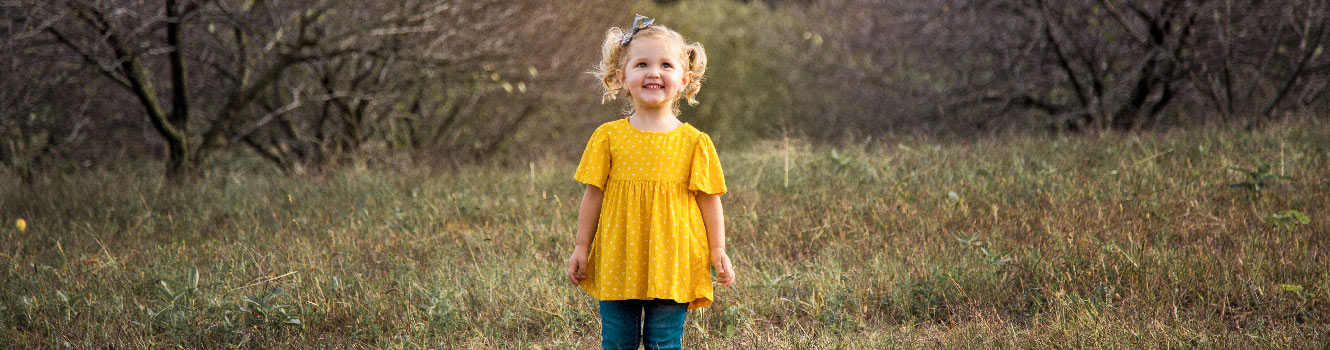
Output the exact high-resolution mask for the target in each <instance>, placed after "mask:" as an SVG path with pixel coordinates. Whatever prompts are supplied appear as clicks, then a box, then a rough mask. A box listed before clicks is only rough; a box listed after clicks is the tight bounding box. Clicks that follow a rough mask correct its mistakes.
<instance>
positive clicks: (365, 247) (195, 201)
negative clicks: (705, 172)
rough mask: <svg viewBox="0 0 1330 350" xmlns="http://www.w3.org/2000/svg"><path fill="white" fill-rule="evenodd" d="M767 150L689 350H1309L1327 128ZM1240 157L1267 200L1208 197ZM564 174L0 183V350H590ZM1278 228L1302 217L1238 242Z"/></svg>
mask: <svg viewBox="0 0 1330 350" xmlns="http://www.w3.org/2000/svg"><path fill="white" fill-rule="evenodd" d="M791 144H792V145H794V147H793V149H791V150H790V152H789V157H790V159H789V163H790V168H789V171H788V185H789V186H788V187H786V178H787V176H786V171H785V166H784V164H785V154H786V153H785V152H784V147H783V144H782V143H780V142H772V143H769V144H765V145H763V147H756V148H754V150H752V151H736V150H722V157H723V159H724V164H725V166H726V170H727V180H728V182H729V184H730V190H731V193H730V194H727V195H726V196H725V197H724V201H725V205H726V209H727V218H728V231H729V232H730V243H729V246H730V247H731V248H730V250H731V251H730V254H731V256H732V257H733V259H734V261H735V263H736V265H737V268H738V272H739V273H740V275H739V276H740V280H739V282H738V283H737V287H732V288H728V289H722V290H718V293H717V298H718V301H717V303H716V304H715V305H714V306H712V307H709V308H705V309H702V310H701V311H698V312H694V313H692V314H691V315H690V316H689V321H688V324H687V327H688V331H687V333H686V334H685V336H684V340H685V343H686V345H687V346H688V347H690V348H735V349H749V348H763V349H765V348H777V349H783V348H794V349H803V348H921V347H927V348H1011V347H1021V348H1068V347H1071V348H1267V347H1274V348H1314V347H1319V346H1324V344H1326V343H1327V342H1330V334H1328V333H1327V332H1328V331H1327V329H1330V327H1328V326H1330V315H1327V312H1330V276H1328V275H1327V273H1328V270H1327V268H1326V266H1330V255H1328V254H1327V253H1330V235H1327V234H1326V233H1327V232H1330V229H1328V228H1330V224H1328V223H1327V221H1328V220H1330V209H1328V208H1330V195H1326V194H1327V193H1330V182H1327V180H1326V179H1330V128H1327V126H1326V125H1323V124H1318V123H1315V122H1306V123H1303V124H1296V125H1295V124H1286V125H1277V126H1274V127H1271V128H1269V129H1266V130H1262V131H1258V132H1254V133H1247V132H1242V131H1234V130H1227V129H1223V128H1205V129H1198V130H1191V131H1179V132H1169V133H1164V134H1147V135H1139V136H1119V135H1110V136H1104V137H1078V138H1048V137H1024V138H1018V139H1013V140H984V141H977V142H974V143H970V144H964V145H939V144H931V143H929V142H926V141H919V140H915V141H902V142H901V143H894V142H893V143H872V144H871V145H860V146H849V147H842V148H839V149H835V151H836V153H835V156H833V155H832V154H831V150H832V148H828V147H814V146H810V145H806V144H802V143H799V142H792V143H791ZM1260 161H1266V162H1270V163H1271V164H1273V167H1272V172H1273V173H1275V174H1285V175H1287V176H1288V177H1289V178H1290V179H1287V180H1277V181H1275V185H1274V186H1271V187H1268V188H1265V189H1263V190H1262V191H1261V192H1260V193H1259V194H1258V193H1257V192H1255V191H1252V190H1247V189H1242V188H1234V187H1230V184H1231V183H1235V182H1240V181H1242V180H1243V179H1244V176H1245V175H1243V174H1242V173H1240V172H1238V171H1235V170H1232V169H1230V168H1229V167H1230V166H1236V167H1243V168H1254V167H1256V164H1257V163H1258V162H1260ZM572 163H573V162H571V161H565V162H554V161H549V162H541V163H536V164H534V168H535V172H534V177H533V176H531V175H530V172H529V171H528V169H525V167H523V168H522V169H502V168H497V167H476V168H471V169H465V170H463V171H460V172H457V173H453V174H431V173H425V172H412V171H373V170H370V171H363V170H361V171H357V170H346V171H342V172H338V173H335V174H330V175H326V176H322V177H317V178H289V177H279V176H271V175H265V174H262V172H253V171H235V172H228V171H223V170H218V171H217V172H216V174H214V175H212V176H211V177H210V178H209V179H208V180H205V181H203V182H201V183H199V184H197V185H195V186H189V187H187V188H181V189H178V190H171V189H169V188H165V187H162V186H160V185H159V184H158V182H157V181H158V180H157V173H158V171H157V169H154V168H153V167H148V168H146V169H139V168H128V167H126V168H125V169H114V170H107V171H97V172H86V173H79V174H73V175H51V176H49V177H47V178H45V179H43V180H42V183H41V184H38V185H20V184H18V183H17V182H16V181H17V180H16V179H13V178H0V184H2V185H3V186H4V188H6V191H4V192H3V194H2V195H0V220H4V223H5V226H4V227H3V228H0V263H3V264H4V265H3V270H2V271H3V272H0V274H3V281H2V282H0V291H2V293H0V324H2V325H3V326H2V327H0V339H10V340H11V341H12V342H13V344H15V345H17V346H18V347H25V348H30V347H62V346H65V345H68V346H72V347H76V348H92V347H97V348H101V347H104V346H105V345H108V344H115V345H118V346H117V347H132V348H141V347H175V346H181V347H185V348H201V347H208V348H214V347H257V348H268V347H290V346H298V347H329V346H337V347H360V348H385V347H386V348H397V347H403V348H417V347H442V348H592V347H595V346H596V345H597V342H598V341H599V338H598V330H597V328H598V321H597V316H596V310H595V304H594V302H593V300H591V299H590V298H589V297H587V296H586V295H585V294H584V293H582V292H580V291H579V290H577V289H575V288H573V287H571V286H570V285H568V284H567V282H566V280H565V277H564V275H563V272H562V271H563V270H562V269H563V263H564V261H565V259H566V257H567V254H568V251H569V249H568V247H569V245H570V243H571V241H572V238H571V237H572V231H573V226H572V225H573V223H574V215H576V206H577V203H576V199H577V198H578V195H579V194H580V189H581V188H580V187H579V185H578V184H576V183H575V182H573V181H572V180H571V174H572V170H573V169H572V168H573V166H574V165H573V164H572ZM514 170H516V171H514ZM1288 209H1292V210H1297V211H1300V212H1303V213H1305V214H1306V215H1307V216H1308V217H1309V218H1310V222H1309V223H1307V224H1296V223H1289V224H1287V225H1278V224H1273V223H1268V222H1266V221H1265V220H1263V218H1264V217H1267V216H1269V215H1271V214H1274V213H1277V212H1279V211H1282V210H1288ZM18 218H23V219H25V220H26V221H27V226H28V227H27V230H26V231H25V232H19V231H18V230H17V229H16V228H15V226H14V225H13V223H14V222H15V220H16V219H18ZM195 272H197V278H196V279H195V277H194V276H195ZM1298 288H1300V289H1301V290H1300V291H1298ZM279 290H280V293H278V291H279ZM297 322H298V323H297Z"/></svg>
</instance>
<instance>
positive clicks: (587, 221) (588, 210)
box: [568, 185, 605, 285]
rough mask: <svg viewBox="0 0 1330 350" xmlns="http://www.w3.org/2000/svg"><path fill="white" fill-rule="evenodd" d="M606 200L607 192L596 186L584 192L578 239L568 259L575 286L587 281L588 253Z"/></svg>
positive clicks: (578, 211) (570, 275) (580, 207)
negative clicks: (601, 203) (603, 200)
mask: <svg viewBox="0 0 1330 350" xmlns="http://www.w3.org/2000/svg"><path fill="white" fill-rule="evenodd" d="M604 198H605V192H604V191H601V189H600V188H599V187H596V186H594V185H586V191H585V192H582V204H581V205H580V206H579V207H578V209H577V238H576V239H575V240H574V241H573V244H574V245H573V255H572V256H570V257H568V280H569V281H572V282H573V285H577V282H580V281H582V280H583V279H586V259H587V251H588V250H589V249H590V247H591V239H592V238H593V237H595V235H596V224H597V223H598V222H599V221H600V201H601V199H604Z"/></svg>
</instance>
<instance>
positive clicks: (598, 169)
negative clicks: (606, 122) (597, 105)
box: [573, 126, 611, 191]
mask: <svg viewBox="0 0 1330 350" xmlns="http://www.w3.org/2000/svg"><path fill="white" fill-rule="evenodd" d="M605 129H606V128H605V127H604V126H601V127H599V128H596V131H595V132H593V133H591V140H590V141H587V143H586V150H584V151H582V161H581V162H580V163H578V164H577V173H576V174H574V175H573V178H574V179H576V180H577V181H578V182H581V183H584V184H588V185H592V186H596V187H598V188H600V190H602V191H604V190H605V181H607V180H608V179H609V177H610V160H611V159H610V138H609V135H607V133H608V131H606V130H605Z"/></svg>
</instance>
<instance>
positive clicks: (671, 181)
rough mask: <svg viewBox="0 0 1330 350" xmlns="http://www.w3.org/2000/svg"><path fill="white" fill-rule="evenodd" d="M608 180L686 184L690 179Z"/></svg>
mask: <svg viewBox="0 0 1330 350" xmlns="http://www.w3.org/2000/svg"><path fill="white" fill-rule="evenodd" d="M606 181H607V182H651V183H677V184H686V183H688V181H674V180H606Z"/></svg>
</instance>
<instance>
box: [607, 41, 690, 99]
mask: <svg viewBox="0 0 1330 350" xmlns="http://www.w3.org/2000/svg"><path fill="white" fill-rule="evenodd" d="M679 49H680V48H678V47H677V45H670V43H669V42H668V41H664V40H660V39H656V38H652V37H641V38H634V39H633V42H632V44H630V46H629V48H628V63H627V64H625V65H624V67H623V69H620V70H619V83H621V84H623V86H624V88H626V89H628V94H629V95H631V96H632V97H633V103H634V104H635V105H637V107H640V108H664V107H669V106H670V103H672V102H674V99H675V97H677V96H679V93H680V92H682V91H683V88H684V86H686V85H688V78H689V74H688V72H687V70H688V68H687V67H686V63H685V62H682V57H683V55H682V52H680V51H679Z"/></svg>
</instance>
